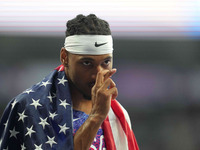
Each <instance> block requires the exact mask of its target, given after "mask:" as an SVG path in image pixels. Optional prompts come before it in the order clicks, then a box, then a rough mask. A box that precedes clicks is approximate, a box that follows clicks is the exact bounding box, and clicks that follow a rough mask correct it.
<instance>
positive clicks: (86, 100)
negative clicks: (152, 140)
mask: <svg viewBox="0 0 200 150" xmlns="http://www.w3.org/2000/svg"><path fill="white" fill-rule="evenodd" d="M112 57H113V43H112V36H111V31H110V28H109V24H108V23H107V22H106V21H104V20H101V19H99V18H97V17H96V16H95V15H93V14H91V15H88V16H83V15H78V16H77V17H76V18H74V19H72V20H70V21H68V23H67V30H66V39H65V44H64V47H63V48H62V49H61V53H60V60H61V63H62V65H61V66H59V67H57V68H56V69H55V70H54V71H53V72H52V73H50V74H49V75H48V76H47V77H45V79H44V80H43V81H42V82H40V83H38V84H36V85H34V86H32V87H31V88H30V89H27V90H26V91H24V92H23V93H22V94H20V95H18V96H17V97H16V98H14V99H13V100H12V101H11V102H10V104H9V105H8V106H7V108H6V110H5V112H4V115H3V117H2V120H1V124H0V148H1V149H9V150H12V149H13V150H16V149H17V150H18V149H22V150H25V149H28V150H29V149H30V150H31V149H35V150H41V149H58V150H62V149H63V150H72V149H74V150H88V149H91V150H105V149H107V150H115V149H117V150H126V149H129V150H138V149H139V148H138V145H137V142H136V139H135V137H134V134H133V132H132V129H131V124H130V119H129V117H128V114H127V112H126V111H125V109H124V108H123V107H122V106H121V105H120V104H119V103H118V102H117V101H116V100H115V98H116V97H117V95H118V91H117V87H116V85H115V83H114V81H113V80H112V79H111V76H112V75H114V74H115V72H116V69H112V59H113V58H112Z"/></svg>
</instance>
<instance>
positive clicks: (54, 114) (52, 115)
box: [49, 112, 58, 120]
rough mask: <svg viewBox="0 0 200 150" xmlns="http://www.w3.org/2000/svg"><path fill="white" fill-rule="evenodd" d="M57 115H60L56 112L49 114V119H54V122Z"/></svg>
mask: <svg viewBox="0 0 200 150" xmlns="http://www.w3.org/2000/svg"><path fill="white" fill-rule="evenodd" d="M57 115H58V114H56V112H54V113H51V112H49V117H50V118H52V120H54V117H55V116H57Z"/></svg>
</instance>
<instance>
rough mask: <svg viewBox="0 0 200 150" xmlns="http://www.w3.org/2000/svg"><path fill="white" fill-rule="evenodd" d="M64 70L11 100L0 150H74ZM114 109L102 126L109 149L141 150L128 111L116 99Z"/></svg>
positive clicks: (1, 127) (2, 126) (3, 121)
mask: <svg viewBox="0 0 200 150" xmlns="http://www.w3.org/2000/svg"><path fill="white" fill-rule="evenodd" d="M63 68H64V67H63V66H62V65H61V66H59V67H58V68H56V69H55V70H53V71H52V72H51V73H50V74H49V75H48V76H46V77H45V78H44V79H43V80H42V81H41V82H39V83H38V84H36V85H33V86H32V87H31V88H29V89H27V90H25V91H24V92H23V93H21V94H19V95H18V96H16V97H15V98H14V99H12V100H11V101H10V103H9V104H8V106H7V107H6V109H5V111H4V114H3V116H2V118H1V123H0V150H50V149H51V150H73V116H72V113H73V111H72V101H71V96H70V92H69V86H68V80H67V78H66V75H65V72H64V71H63V70H64V69H63ZM111 110H112V111H110V112H109V114H108V117H107V119H106V120H105V121H104V123H103V125H102V127H103V130H104V134H105V142H106V147H107V150H115V149H116V150H126V149H127V150H128V149H129V150H138V146H137V142H136V140H135V136H134V134H133V132H132V129H131V125H130V120H129V117H128V116H127V112H126V111H125V110H124V109H123V107H122V106H121V105H120V104H119V103H118V102H117V101H116V100H113V101H112V109H111ZM113 117H115V118H113ZM127 118H128V119H127ZM113 119H114V120H115V121H112V122H111V120H113ZM113 129H117V131H114V130H113ZM122 133H123V134H122ZM119 136H121V137H119ZM118 138H120V140H121V141H122V142H123V143H124V144H119V142H120V141H118V140H119V139H118ZM122 139H123V140H122ZM116 142H118V143H116ZM119 146H120V147H119ZM122 146H125V147H124V148H123V149H121V147H122Z"/></svg>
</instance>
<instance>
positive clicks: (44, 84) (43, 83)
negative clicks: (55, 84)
mask: <svg viewBox="0 0 200 150" xmlns="http://www.w3.org/2000/svg"><path fill="white" fill-rule="evenodd" d="M48 84H52V83H51V82H49V81H48V80H47V81H46V82H42V84H41V85H40V86H44V87H46V86H47V85H48Z"/></svg>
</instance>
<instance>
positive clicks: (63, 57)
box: [60, 47, 68, 66]
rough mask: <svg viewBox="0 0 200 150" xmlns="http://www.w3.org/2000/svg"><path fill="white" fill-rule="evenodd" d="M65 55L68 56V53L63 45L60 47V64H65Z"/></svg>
mask: <svg viewBox="0 0 200 150" xmlns="http://www.w3.org/2000/svg"><path fill="white" fill-rule="evenodd" d="M67 57H68V53H67V51H66V49H65V48H64V47H62V48H61V51H60V61H61V63H62V65H64V66H67V63H68V61H67Z"/></svg>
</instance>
